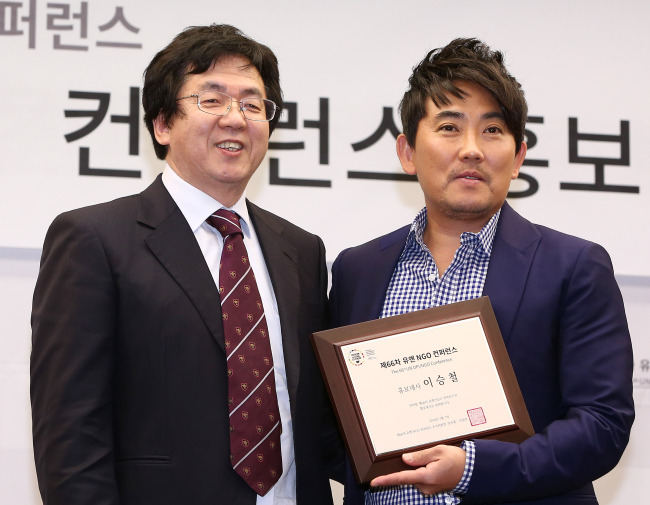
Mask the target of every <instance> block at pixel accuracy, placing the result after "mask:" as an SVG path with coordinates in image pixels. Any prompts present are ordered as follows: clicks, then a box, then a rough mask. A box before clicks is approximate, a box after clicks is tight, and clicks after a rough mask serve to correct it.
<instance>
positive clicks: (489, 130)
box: [485, 126, 501, 133]
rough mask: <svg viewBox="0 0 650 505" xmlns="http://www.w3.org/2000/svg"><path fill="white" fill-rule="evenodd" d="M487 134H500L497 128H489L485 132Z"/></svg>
mask: <svg viewBox="0 0 650 505" xmlns="http://www.w3.org/2000/svg"><path fill="white" fill-rule="evenodd" d="M485 131H486V132H487V133H501V128H499V127H498V126H490V127H489V128H487V129H486V130H485Z"/></svg>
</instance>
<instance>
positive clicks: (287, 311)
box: [246, 201, 301, 405]
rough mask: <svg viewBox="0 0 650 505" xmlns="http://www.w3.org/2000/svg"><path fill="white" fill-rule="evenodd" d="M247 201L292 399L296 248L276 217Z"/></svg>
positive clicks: (296, 360) (296, 364)
mask: <svg viewBox="0 0 650 505" xmlns="http://www.w3.org/2000/svg"><path fill="white" fill-rule="evenodd" d="M246 203H247V204H248V212H249V215H250V218H251V222H252V224H253V226H254V228H255V233H256V234H257V238H258V239H259V242H260V247H261V248H262V254H263V255H264V260H265V262H266V268H267V269H268V271H269V276H270V277H271V283H272V284H273V291H274V293H275V299H276V301H277V303H278V312H279V314H280V328H281V329H282V346H283V348H284V366H285V370H286V374H287V385H288V388H289V396H290V397H291V398H292V399H295V398H296V395H297V389H298V379H299V375H300V353H299V352H297V349H299V348H300V342H299V341H298V338H299V336H298V320H297V318H298V317H299V314H300V307H299V303H300V299H301V294H300V281H299V277H298V267H297V258H298V251H297V250H296V248H295V247H293V246H292V245H291V244H289V243H288V242H287V241H286V240H282V237H281V236H282V233H283V228H282V224H281V223H280V222H279V221H278V220H276V219H270V218H269V215H268V214H267V213H264V212H262V211H261V209H260V208H259V207H257V206H256V205H254V204H252V203H251V202H249V201H247V202H246ZM292 350H296V351H295V352H294V351H292ZM292 405H294V404H293V403H292Z"/></svg>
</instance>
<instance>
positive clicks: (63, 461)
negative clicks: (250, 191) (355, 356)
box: [31, 25, 342, 505]
mask: <svg viewBox="0 0 650 505" xmlns="http://www.w3.org/2000/svg"><path fill="white" fill-rule="evenodd" d="M143 105H144V109H145V122H146V125H147V127H148V129H149V131H150V133H151V136H152V139H153V142H154V147H155V149H156V154H157V155H158V157H159V158H160V159H164V160H165V161H166V167H165V169H164V171H163V174H162V176H159V177H158V178H156V180H155V181H154V182H153V183H152V184H151V185H150V186H149V187H148V188H147V189H145V190H144V191H143V192H142V193H141V194H139V195H133V196H128V197H125V198H121V199H118V200H115V201H113V202H109V203H103V204H99V205H95V206H91V207H87V208H83V209H77V210H74V211H71V212H67V213H64V214H62V215H61V216H59V217H57V218H56V219H55V221H54V222H53V223H52V225H51V227H50V229H49V231H48V234H47V237H46V239H45V244H44V247H43V256H42V261H41V269H40V273H39V277H38V281H37V285H36V289H35V293H34V306H33V313H32V325H33V351H32V358H31V378H32V382H31V394H32V411H33V436H34V453H35V462H36V470H37V476H38V482H39V487H40V491H41V495H42V498H43V503H44V504H45V505H75V504H79V505H81V504H88V505H90V504H92V505H109V504H110V505H118V504H119V505H153V504H155V505H166V504H167V505H179V504H184V505H185V504H187V505H191V504H196V505H206V504H214V505H218V504H223V505H232V504H235V503H237V504H243V505H254V504H256V503H257V504H258V505H261V504H273V503H283V504H285V503H286V504H321V505H331V503H332V496H331V489H330V485H329V479H328V476H329V475H332V476H336V469H335V467H334V466H333V465H335V464H336V463H337V462H338V461H339V460H341V459H342V457H341V458H339V452H338V451H337V447H338V446H339V445H340V444H338V443H337V432H336V429H335V426H334V425H333V423H332V422H331V412H330V410H329V406H328V402H327V401H326V396H325V395H324V388H323V384H322V382H321V379H320V376H319V373H318V366H317V364H316V362H315V358H314V355H313V351H312V348H311V344H310V341H309V336H310V335H311V333H312V332H314V331H318V330H320V329H323V328H325V326H326V324H327V269H326V264H325V251H324V247H323V243H322V241H321V240H320V238H319V237H317V236H315V235H312V234H310V233H307V232H306V231H303V230H301V229H300V228H298V227H296V226H294V225H292V224H291V223H289V222H288V221H285V220H284V219H282V218H279V217H277V216H275V215H273V214H271V213H269V212H267V211H265V210H263V209H260V208H259V207H257V206H255V205H254V204H252V203H251V202H249V201H248V200H246V198H245V195H244V190H245V188H246V185H247V183H248V181H249V179H250V178H251V176H252V175H253V173H254V172H255V170H256V169H257V167H258V166H259V164H260V163H261V161H262V159H263V158H264V155H265V154H266V151H267V148H268V139H269V135H270V133H271V132H272V131H273V128H274V126H275V124H276V123H277V121H278V118H279V113H277V108H278V107H279V106H281V105H282V91H281V89H280V84H279V72H278V66H277V60H276V57H275V55H274V54H273V53H272V52H271V50H270V49H269V48H268V47H266V46H264V45H262V44H259V43H257V42H255V41H254V40H251V39H249V38H248V37H246V36H244V35H243V34H242V33H241V32H240V31H239V30H237V29H236V28H234V27H232V26H228V25H212V26H205V27H191V28H188V29H187V30H185V31H184V32H182V33H181V34H179V35H178V36H177V37H176V38H175V39H174V40H173V41H172V42H171V43H170V45H169V46H167V47H166V48H165V49H164V50H162V51H160V52H159V53H158V54H157V55H156V56H155V57H154V59H153V60H152V62H151V63H150V65H149V67H148V68H147V70H146V72H145V83H144V87H143ZM220 207H226V208H228V209H232V210H234V211H236V212H237V214H239V216H240V220H241V222H242V228H243V231H244V243H245V244H246V249H247V253H248V259H249V260H250V265H251V266H252V268H253V270H254V272H255V277H256V280H257V284H258V286H259V288H260V293H261V297H262V300H263V306H264V310H265V315H266V321H267V326H268V335H269V338H270V341H271V348H272V356H273V364H274V371H275V374H274V375H275V386H276V390H277V397H278V402H279V405H280V416H281V421H282V438H281V449H282V457H283V468H282V470H283V471H282V476H281V478H280V480H279V481H278V482H277V483H276V484H275V485H274V486H273V487H272V488H271V489H270V490H269V491H268V492H267V493H266V494H264V496H261V493H260V495H258V493H257V492H256V490H254V489H253V488H252V487H251V486H249V485H248V484H247V483H246V482H245V481H244V479H243V478H242V477H240V476H239V475H238V474H237V473H236V472H235V471H234V470H233V468H232V463H231V456H230V454H231V450H230V440H229V431H230V422H229V408H228V379H227V375H228V371H227V366H226V347H227V344H226V342H225V338H224V330H223V326H222V321H221V320H222V312H221V302H220V294H219V291H218V289H217V286H218V285H219V284H218V268H219V258H220V254H221V248H222V246H223V239H222V238H221V235H220V233H219V232H218V231H217V230H216V229H215V228H213V227H212V226H211V225H209V224H208V223H206V222H205V220H206V218H208V217H209V216H210V215H211V214H213V213H214V212H216V211H217V210H218V209H219V208H220ZM257 457H258V459H259V455H257ZM262 459H263V458H262Z"/></svg>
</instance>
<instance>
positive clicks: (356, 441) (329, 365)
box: [312, 296, 534, 483]
mask: <svg viewBox="0 0 650 505" xmlns="http://www.w3.org/2000/svg"><path fill="white" fill-rule="evenodd" d="M475 317H478V318H479V319H480V322H481V326H482V328H483V332H484V335H485V337H486V340H487V344H488V347H489V349H490V353H491V356H492V359H493V362H494V366H495V368H496V370H497V373H498V376H499V380H500V382H501V387H502V389H503V392H504V394H505V397H506V399H507V403H508V407H509V408H510V413H511V414H512V418H513V419H514V424H510V425H504V426H500V427H498V428H496V429H495V428H493V429H489V430H486V431H480V432H472V433H471V434H470V435H469V436H466V435H467V434H466V433H459V434H458V436H454V437H453V438H444V439H436V437H435V430H434V431H433V432H432V435H433V436H432V440H431V441H430V443H426V444H423V445H417V446H411V447H404V448H402V449H400V450H396V451H391V452H388V453H383V454H379V455H377V454H375V451H374V449H373V444H372V442H371V438H370V434H369V432H368V429H367V426H366V422H365V420H364V416H363V413H362V410H361V407H360V405H359V400H358V398H357V392H356V390H355V388H354V386H353V383H352V380H351V377H350V375H349V372H348V369H347V365H346V363H345V357H344V356H343V352H342V351H341V348H342V347H343V346H346V345H349V344H355V343H360V342H366V341H368V340H373V339H378V338H382V337H387V336H393V335H399V334H400V333H405V332H409V331H413V330H419V329H422V328H428V327H433V326H438V325H445V324H449V323H453V322H456V321H461V320H464V319H469V318H475ZM312 344H313V346H314V349H315V352H316V355H317V358H318V362H319V366H320V369H321V372H322V374H323V378H324V380H325V384H326V386H327V390H328V393H329V396H330V399H331V401H332V404H333V406H334V411H335V413H336V418H337V421H338V423H339V428H340V429H341V432H342V434H343V436H344V439H345V444H346V447H347V450H348V454H349V455H350V459H351V462H352V467H353V469H354V472H355V476H356V478H357V481H358V482H360V483H364V482H369V481H370V480H372V479H373V478H375V477H377V476H379V475H384V474H388V473H393V472H396V471H400V470H405V469H409V468H412V467H409V466H408V465H406V464H405V463H404V462H403V461H402V458H401V455H402V453H404V452H411V451H416V450H420V449H424V448H428V447H432V446H434V445H439V444H460V442H462V441H463V440H466V439H468V438H491V439H498V440H503V441H508V442H521V441H523V440H525V439H526V438H528V437H529V436H532V435H533V434H534V430H533V427H532V423H531V421H530V417H529V415H528V411H527V409H526V405H525V403H524V399H523V396H522V395H521V391H520V389H519V384H518V382H517V378H516V376H515V373H514V370H513V368H512V364H511V362H510V358H509V356H508V352H507V350H506V347H505V344H504V342H503V338H502V336H501V332H500V330H499V326H498V324H497V321H496V317H495V315H494V312H493V310H492V305H491V304H490V301H489V299H488V297H486V296H484V297H481V298H476V299H473V300H468V301H464V302H458V303H453V304H448V305H443V306H440V307H433V308H431V309H425V310H420V311H416V312H410V313H407V314H402V315H399V316H394V317H387V318H383V319H376V320H373V321H368V322H365V323H359V324H354V325H349V326H344V327H340V328H335V329H331V330H326V331H321V332H317V333H314V334H313V335H312ZM390 414H391V415H397V414H396V413H395V412H390Z"/></svg>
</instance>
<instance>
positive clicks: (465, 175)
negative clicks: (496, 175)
mask: <svg viewBox="0 0 650 505" xmlns="http://www.w3.org/2000/svg"><path fill="white" fill-rule="evenodd" d="M456 178H457V179H467V180H470V181H482V180H484V179H483V177H482V176H481V174H480V173H478V172H462V173H460V174H458V176H457V177H456Z"/></svg>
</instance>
